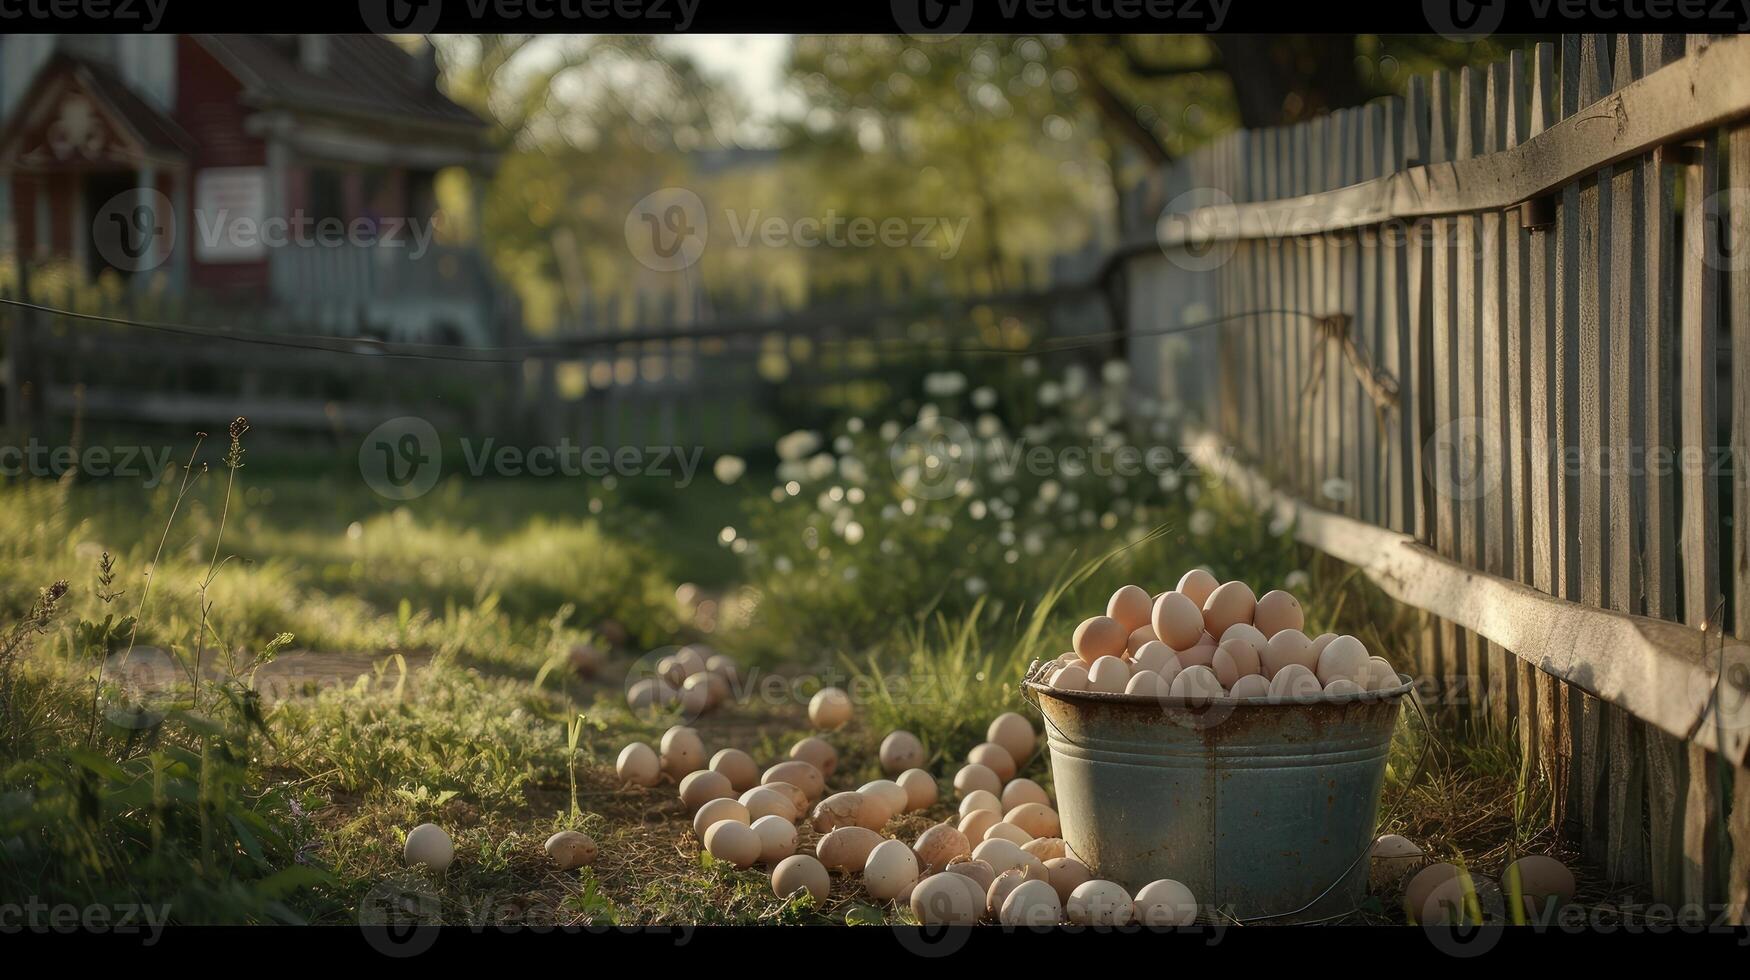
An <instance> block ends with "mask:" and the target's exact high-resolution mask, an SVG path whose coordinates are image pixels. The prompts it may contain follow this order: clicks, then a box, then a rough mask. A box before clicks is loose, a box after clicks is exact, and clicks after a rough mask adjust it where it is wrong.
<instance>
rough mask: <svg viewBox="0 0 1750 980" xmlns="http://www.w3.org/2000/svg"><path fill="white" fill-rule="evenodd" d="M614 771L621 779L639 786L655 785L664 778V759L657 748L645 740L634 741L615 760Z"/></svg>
mask: <svg viewBox="0 0 1750 980" xmlns="http://www.w3.org/2000/svg"><path fill="white" fill-rule="evenodd" d="M614 772H616V773H618V774H619V777H620V779H621V781H623V782H628V783H632V784H634V785H638V786H655V785H656V784H657V782H658V781H659V780H661V779H662V760H661V759H659V758H658V757H657V755H656V750H655V749H653V748H651V747H650V746H648V745H645V744H644V743H643V742H633V743H632V744H631V745H628V746H626V747H625V748H623V749H621V750H620V757H619V759H617V760H615V762H614Z"/></svg>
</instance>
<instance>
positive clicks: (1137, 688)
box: [1124, 670, 1173, 698]
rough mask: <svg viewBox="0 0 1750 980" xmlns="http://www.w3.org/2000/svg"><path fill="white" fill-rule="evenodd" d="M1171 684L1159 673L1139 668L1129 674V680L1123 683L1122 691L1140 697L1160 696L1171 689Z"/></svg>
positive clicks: (1163, 695)
mask: <svg viewBox="0 0 1750 980" xmlns="http://www.w3.org/2000/svg"><path fill="white" fill-rule="evenodd" d="M1172 688H1173V686H1172V685H1171V684H1169V683H1167V682H1166V681H1164V680H1161V675H1159V674H1157V673H1155V672H1154V671H1152V670H1139V671H1137V672H1136V673H1134V674H1131V675H1130V680H1129V681H1128V682H1127V683H1126V684H1125V685H1124V693H1125V694H1129V695H1133V696H1135V697H1141V698H1162V697H1166V696H1167V694H1168V693H1169V692H1171V691H1172Z"/></svg>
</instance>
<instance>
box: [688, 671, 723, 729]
mask: <svg viewBox="0 0 1750 980" xmlns="http://www.w3.org/2000/svg"><path fill="white" fill-rule="evenodd" d="M719 682H721V680H719ZM711 694H712V691H711V676H710V675H709V674H694V675H693V676H691V677H689V678H687V679H686V680H684V681H682V682H681V693H680V701H681V710H682V711H683V712H685V713H686V714H687V716H688V717H690V718H697V717H698V716H699V715H702V714H704V713H705V712H706V710H708V709H709V708H710V707H711V706H712V705H713V704H715V703H716V702H714V701H713V700H712V699H711Z"/></svg>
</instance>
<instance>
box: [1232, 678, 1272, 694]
mask: <svg viewBox="0 0 1750 980" xmlns="http://www.w3.org/2000/svg"><path fill="white" fill-rule="evenodd" d="M1227 696H1228V697H1230V698H1239V699H1243V700H1261V699H1264V698H1268V697H1269V696H1270V682H1269V681H1267V680H1265V679H1264V675H1263V674H1247V675H1246V676H1244V677H1242V678H1240V679H1239V680H1237V681H1234V682H1233V684H1231V685H1230V686H1229V687H1228V691H1227Z"/></svg>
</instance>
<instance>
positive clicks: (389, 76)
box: [196, 34, 487, 138]
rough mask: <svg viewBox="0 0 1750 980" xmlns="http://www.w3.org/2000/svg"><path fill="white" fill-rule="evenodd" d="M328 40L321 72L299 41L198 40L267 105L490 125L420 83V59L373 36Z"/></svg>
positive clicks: (474, 130)
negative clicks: (307, 61) (306, 61)
mask: <svg viewBox="0 0 1750 980" xmlns="http://www.w3.org/2000/svg"><path fill="white" fill-rule="evenodd" d="M324 38H325V40H326V43H327V46H328V51H327V56H326V58H325V63H324V66H323V68H322V70H321V71H319V72H316V71H309V70H307V69H306V68H305V67H304V65H303V64H302V62H301V61H300V59H299V55H298V40H297V35H272V34H201V35H196V39H197V40H198V41H199V42H200V44H201V45H202V46H203V47H205V48H206V49H207V50H208V51H210V52H212V54H213V56H214V57H215V58H218V59H219V61H220V62H221V63H222V64H224V66H225V67H226V68H227V69H228V70H230V71H231V73H232V74H234V75H236V76H237V78H238V79H239V80H240V81H242V82H243V85H244V88H245V90H246V91H247V93H248V96H249V97H250V98H251V99H252V100H254V101H256V102H257V103H259V104H262V105H263V106H274V105H277V106H285V107H288V108H291V109H294V110H299V109H301V110H306V111H312V112H317V113H323V114H330V115H337V116H352V117H359V118H362V119H367V120H373V121H375V122H376V123H378V124H381V123H383V122H388V123H391V124H402V125H406V124H412V125H415V126H422V127H437V128H444V129H452V130H456V131H457V132H458V135H465V136H466V137H469V138H478V137H479V136H481V135H483V134H484V132H485V130H486V128H487V123H486V121H485V120H483V119H481V118H480V117H479V116H477V115H475V114H474V113H473V112H471V111H469V110H468V109H466V108H463V107H462V106H460V105H457V104H456V103H455V102H452V101H450V99H449V97H447V96H445V95H444V94H443V93H442V92H440V91H438V87H437V84H436V82H435V81H429V80H422V79H421V77H420V74H419V71H418V64H417V59H416V58H415V56H414V55H412V54H410V53H408V52H407V51H406V50H405V49H404V48H402V47H401V46H400V45H398V44H396V43H394V42H393V41H390V40H388V39H387V38H383V37H379V36H377V35H375V34H328V35H324Z"/></svg>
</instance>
